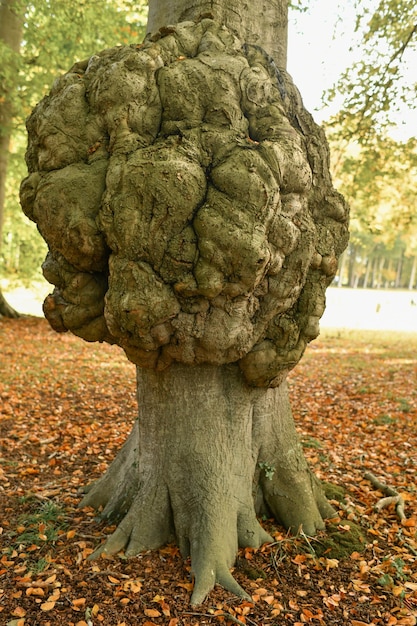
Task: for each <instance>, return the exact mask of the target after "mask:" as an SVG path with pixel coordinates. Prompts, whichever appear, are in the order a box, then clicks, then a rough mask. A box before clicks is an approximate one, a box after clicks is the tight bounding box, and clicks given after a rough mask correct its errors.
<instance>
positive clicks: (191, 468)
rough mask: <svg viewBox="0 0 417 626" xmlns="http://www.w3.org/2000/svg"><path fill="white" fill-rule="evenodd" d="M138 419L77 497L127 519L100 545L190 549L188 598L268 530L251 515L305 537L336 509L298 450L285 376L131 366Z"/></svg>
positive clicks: (221, 578) (232, 368) (199, 595)
mask: <svg viewBox="0 0 417 626" xmlns="http://www.w3.org/2000/svg"><path fill="white" fill-rule="evenodd" d="M138 404H139V418H138V420H137V421H136V423H135V426H134V428H133V431H132V433H131V435H130V437H129V439H128V441H127V442H126V444H125V448H124V449H123V450H122V452H121V453H120V454H119V456H118V457H117V458H116V459H115V461H114V462H113V465H112V466H110V468H109V470H108V472H107V473H106V474H105V475H104V476H103V477H102V478H101V479H100V480H99V481H98V482H97V483H95V484H94V485H93V486H92V487H91V488H90V490H89V493H88V494H87V495H86V497H85V498H84V500H83V502H82V504H83V505H90V506H93V507H96V508H100V507H103V512H102V515H103V516H104V517H105V516H109V517H112V516H114V515H115V514H116V515H118V516H120V515H122V516H123V519H122V521H121V522H120V524H119V526H118V528H117V530H116V531H115V532H114V534H113V535H112V536H111V537H110V538H109V539H108V541H107V542H106V543H105V544H104V545H103V546H102V547H101V548H100V549H99V552H100V553H101V552H103V551H105V552H106V553H114V552H118V551H119V550H122V549H125V550H126V553H127V554H128V555H136V554H138V553H139V552H141V551H142V550H146V549H149V548H156V547H159V546H161V545H163V544H164V543H166V542H169V541H173V540H175V541H176V542H177V543H178V545H179V547H180V550H181V553H182V554H183V555H184V556H185V557H187V556H191V563H192V568H193V572H194V575H195V586H194V591H193V596H192V602H193V603H194V604H198V603H200V602H201V601H202V600H203V599H204V598H205V596H206V595H207V593H208V592H209V591H210V589H212V587H213V586H214V584H215V583H220V584H221V585H223V586H224V587H226V588H227V589H229V590H230V591H233V592H234V593H236V594H238V595H240V596H242V597H244V596H245V595H246V594H245V592H244V591H243V590H242V589H241V588H240V587H239V585H238V584H237V583H236V582H235V581H234V579H233V578H232V576H231V574H230V571H229V568H230V567H231V566H232V565H233V562H234V559H235V557H236V552H237V549H238V547H239V546H253V547H259V546H260V545H261V544H262V543H264V542H267V541H270V540H271V538H270V537H269V536H268V535H267V533H266V532H265V531H264V530H263V529H262V527H261V526H260V525H259V522H258V521H257V515H263V514H267V515H269V516H270V515H273V516H274V517H275V518H276V519H277V520H279V521H280V522H281V523H282V524H283V525H284V526H286V527H287V528H291V529H292V530H294V531H297V530H298V529H299V527H301V526H302V528H303V529H304V532H306V533H307V534H314V533H315V532H316V530H317V529H320V528H324V524H323V518H325V517H327V516H329V515H331V514H332V513H333V510H332V508H331V506H330V505H329V504H328V502H327V500H326V498H325V497H324V496H323V494H322V491H321V488H320V486H319V483H318V481H317V480H316V479H315V477H314V476H313V475H312V474H311V472H310V470H309V468H308V466H307V464H306V461H305V459H304V456H303V453H302V450H301V444H300V443H299V441H298V439H297V435H296V433H295V428H294V423H293V421H292V417H291V410H290V406H289V403H288V392H287V387H286V383H285V382H284V383H282V385H281V386H280V387H278V388H276V389H262V388H254V387H249V385H247V384H246V383H245V381H244V379H243V376H242V372H241V371H240V370H239V368H238V367H237V366H236V365H235V364H231V365H224V366H220V367H217V366H212V365H201V366H199V367H194V368H193V367H189V366H186V365H179V364H176V365H173V366H172V367H170V368H169V369H166V370H164V371H163V372H155V371H154V370H147V369H141V368H138Z"/></svg>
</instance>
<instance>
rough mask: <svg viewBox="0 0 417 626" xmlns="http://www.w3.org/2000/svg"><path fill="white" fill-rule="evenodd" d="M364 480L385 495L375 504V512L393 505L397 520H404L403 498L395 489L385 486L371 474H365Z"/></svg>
mask: <svg viewBox="0 0 417 626" xmlns="http://www.w3.org/2000/svg"><path fill="white" fill-rule="evenodd" d="M365 478H366V479H367V480H369V481H370V482H371V483H372V485H373V486H374V487H376V489H378V490H379V491H382V493H384V494H385V495H386V497H385V498H381V499H380V500H378V502H377V503H376V504H375V506H374V508H375V510H376V511H381V510H382V509H384V508H385V507H387V506H390V505H391V504H395V510H396V513H397V516H398V518H399V519H400V520H401V521H402V520H404V519H407V518H406V515H405V513H404V507H405V502H404V498H403V497H402V496H401V495H400V494H399V493H398V491H397V490H396V489H394V488H393V487H390V486H389V485H385V484H384V483H382V482H381V481H380V480H378V478H376V476H374V475H373V474H372V473H371V472H365Z"/></svg>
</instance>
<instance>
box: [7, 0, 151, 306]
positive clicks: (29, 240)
mask: <svg viewBox="0 0 417 626" xmlns="http://www.w3.org/2000/svg"><path fill="white" fill-rule="evenodd" d="M0 11H1V15H0V17H1V21H0V65H1V81H2V94H1V95H2V97H1V99H0V139H1V142H2V146H1V147H2V149H1V152H0V159H1V160H0V218H2V219H0V224H2V225H3V224H4V231H3V236H1V230H0V269H1V273H2V274H3V275H6V276H13V275H16V274H18V275H19V277H21V278H22V277H25V278H27V279H29V280H30V279H32V278H33V277H34V276H36V272H38V268H39V265H40V261H41V259H42V258H43V257H44V255H45V245H44V242H43V241H42V238H41V237H39V235H38V234H37V233H36V230H35V229H34V228H33V225H32V224H31V223H30V222H29V221H28V220H27V219H26V218H25V216H24V215H23V214H22V213H21V211H20V207H19V203H18V187H19V182H18V181H20V180H21V179H22V177H23V176H24V173H25V164H24V151H25V148H26V133H25V127H24V120H25V118H26V117H27V116H28V115H29V113H30V111H31V109H32V108H33V107H34V106H35V104H36V102H38V101H39V100H40V99H41V98H42V97H43V96H44V95H45V93H46V92H47V90H48V89H49V87H50V85H51V84H52V82H53V80H54V79H55V77H56V75H57V72H58V73H59V72H64V71H65V70H66V69H67V68H68V67H69V66H70V65H71V63H73V61H74V59H76V58H84V57H85V56H86V55H88V54H90V53H91V51H92V50H94V49H97V46H100V47H105V46H109V45H116V44H119V43H126V41H128V40H129V41H130V40H131V39H134V38H141V37H142V36H143V31H144V23H145V21H146V18H145V17H144V15H145V13H146V7H145V3H144V2H141V1H136V2H134V1H133V0H115V1H114V2H112V3H107V2H104V1H103V0H92V1H91V2H88V3H84V2H74V3H63V2H55V3H50V2H45V1H44V0H35V1H33V2H23V1H22V0H1V4H0ZM10 138H11V141H10ZM9 144H10V145H9ZM6 166H7V177H6ZM12 313H13V311H12V309H11V308H10V307H8V306H6V304H5V303H4V301H3V299H2V298H1V296H0V314H7V315H10V314H12Z"/></svg>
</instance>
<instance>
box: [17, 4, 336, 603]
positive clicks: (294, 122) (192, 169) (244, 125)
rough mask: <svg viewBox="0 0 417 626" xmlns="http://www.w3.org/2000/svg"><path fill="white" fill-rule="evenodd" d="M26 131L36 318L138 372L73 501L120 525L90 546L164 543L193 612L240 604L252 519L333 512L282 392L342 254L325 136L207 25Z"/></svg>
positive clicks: (60, 94)
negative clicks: (97, 473)
mask: <svg viewBox="0 0 417 626" xmlns="http://www.w3.org/2000/svg"><path fill="white" fill-rule="evenodd" d="M168 4H169V3H168ZM171 4H172V3H171ZM214 4H216V3H214ZM194 17H196V16H194ZM28 130H29V148H28V152H27V162H28V168H29V172H30V173H29V176H28V178H27V179H26V180H25V181H24V182H23V184H22V189H21V200H22V206H23V209H24V210H25V212H26V214H27V215H28V216H29V217H31V218H32V219H33V220H35V221H36V222H37V224H38V227H39V230H40V231H41V233H42V234H43V236H44V237H45V239H46V240H47V241H48V244H49V248H50V251H49V254H48V257H47V259H46V262H45V264H44V273H45V276H46V277H47V279H48V280H49V281H50V282H52V283H53V284H55V286H56V287H55V290H54V293H53V294H52V295H51V296H49V297H48V298H47V300H46V302H45V305H44V311H45V314H46V316H47V318H48V319H49V321H50V323H51V325H52V326H53V327H54V328H55V329H56V330H57V331H65V330H71V331H72V332H73V333H75V334H77V335H79V336H80V337H83V338H84V339H86V340H88V341H109V342H115V343H118V344H119V345H120V346H122V348H123V349H124V350H125V352H126V354H127V356H128V358H129V359H131V360H132V361H133V362H134V363H135V364H136V365H137V366H138V401H139V411H140V415H139V419H138V421H137V423H136V425H135V427H134V429H133V432H132V435H131V436H130V438H129V440H128V441H127V443H126V445H125V447H124V448H123V449H122V451H121V452H120V453H119V455H118V457H117V458H116V459H115V461H114V462H113V464H112V465H111V466H110V468H109V470H108V471H107V473H106V474H105V476H104V477H103V478H102V479H101V480H99V481H98V482H97V483H96V484H95V485H93V486H92V488H91V489H90V491H89V492H88V494H87V496H86V498H85V499H84V501H83V503H84V504H91V505H93V506H95V507H98V508H99V507H101V506H102V507H104V508H103V514H104V515H111V516H113V515H118V516H122V517H123V519H122V521H121V522H120V525H119V527H118V529H117V530H116V531H115V533H114V535H113V536H112V537H110V538H109V539H108V541H107V542H106V544H105V545H104V547H103V548H102V549H101V551H106V552H115V551H118V550H120V549H126V550H127V552H128V553H129V554H137V553H138V552H139V551H141V550H143V549H146V548H151V547H156V546H158V545H161V544H162V543H164V542H165V541H168V540H170V539H172V538H175V539H176V540H177V541H178V543H179V545H180V548H181V551H182V553H183V554H184V555H191V560H192V567H193V571H194V573H195V579H196V583H195V589H194V593H193V598H192V601H193V602H194V603H198V602H201V601H202V600H203V598H204V597H205V595H206V594H207V593H208V592H209V590H210V589H211V588H212V586H213V585H214V584H215V583H216V582H219V583H220V584H222V585H224V586H225V587H226V588H228V589H230V590H232V591H234V592H236V593H238V594H240V595H242V594H243V593H244V592H243V591H242V590H241V589H240V588H239V587H238V585H237V584H236V583H235V581H234V580H233V578H232V577H231V575H230V573H229V567H230V566H231V565H232V563H233V560H234V557H235V554H236V549H237V546H238V545H251V546H259V545H260V544H261V543H262V542H263V541H266V540H268V536H267V535H266V534H265V533H264V531H263V530H262V529H261V527H260V526H259V524H258V522H257V520H256V515H257V514H259V513H261V512H267V513H272V514H273V515H274V516H275V517H276V518H277V519H278V520H279V521H280V522H281V523H283V524H284V525H285V526H287V527H289V528H292V529H293V530H297V529H298V528H299V527H300V526H302V527H303V529H304V531H305V532H307V533H314V532H315V530H316V529H317V528H321V527H323V518H325V517H326V516H327V515H329V514H331V513H332V509H331V507H329V505H328V504H327V502H326V500H325V498H324V496H323V494H322V491H321V489H320V486H319V484H318V482H317V481H316V480H315V479H314V477H313V476H312V475H311V473H310V471H309V469H308V467H307V465H306V462H305V460H304V457H303V454H302V450H301V447H300V444H299V442H298V440H297V437H296V433H295V429H294V425H293V421H292V416H291V410H290V407H289V403H288V397H287V396H288V392H287V387H286V383H285V379H286V376H287V373H288V371H289V370H290V369H291V368H292V367H294V365H295V364H296V363H297V362H298V360H299V359H300V358H301V356H302V354H303V352H304V350H305V347H306V345H307V343H308V342H309V341H310V340H311V339H313V338H315V337H316V336H317V334H318V332H319V330H318V323H319V319H320V316H321V315H322V313H323V310H324V306H325V289H326V286H327V285H328V284H329V282H330V281H331V280H332V277H333V276H334V274H335V272H336V268H337V258H338V256H339V254H340V253H341V251H342V250H343V249H344V247H345V245H346V241H347V208H346V205H345V203H344V201H343V199H342V198H341V196H340V195H339V194H337V193H336V192H335V191H334V189H333V187H332V184H331V180H330V175H329V170H328V151H327V144H326V141H325V138H324V135H323V133H322V131H321V130H320V128H319V127H318V126H317V125H316V124H315V123H314V121H313V120H312V118H311V116H310V115H309V114H308V113H307V112H306V111H305V109H304V107H303V105H302V101H301V98H300V96H299V94H298V91H297V89H296V88H295V87H294V85H293V83H292V81H291V79H290V77H289V76H288V74H287V73H286V72H285V70H281V69H278V67H277V66H276V64H275V63H274V61H273V60H272V58H271V57H270V56H269V55H268V54H266V52H265V51H264V50H263V49H262V48H260V47H259V46H257V45H254V44H252V43H249V44H248V43H246V42H242V41H241V40H240V39H239V38H238V37H237V36H236V33H235V32H234V31H233V30H230V29H228V28H226V27H225V26H224V25H223V24H221V23H219V22H217V21H216V20H213V19H210V18H208V17H207V16H205V15H202V16H200V18H198V19H196V21H186V22H181V23H179V24H176V25H174V26H168V27H164V28H162V29H160V30H159V31H158V32H157V33H154V34H153V35H152V36H150V37H149V38H148V39H147V41H146V42H145V43H144V44H143V45H139V46H137V45H133V46H128V47H119V48H115V49H112V50H106V51H104V52H102V53H100V54H98V55H96V56H94V57H92V58H91V59H89V60H88V61H86V62H85V63H80V64H77V65H75V66H74V67H73V68H72V70H70V72H68V73H67V74H66V75H65V76H63V77H62V78H60V79H58V80H57V82H56V83H55V85H54V87H53V89H52V91H51V94H50V95H49V96H48V97H47V98H45V99H44V100H43V101H42V102H41V103H40V104H39V105H38V107H37V108H36V109H35V111H34V113H33V114H32V116H31V118H30V119H29V121H28ZM265 470H267V471H265Z"/></svg>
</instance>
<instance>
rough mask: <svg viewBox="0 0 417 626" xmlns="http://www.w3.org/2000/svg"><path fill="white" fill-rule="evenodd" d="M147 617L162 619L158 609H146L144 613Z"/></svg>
mask: <svg viewBox="0 0 417 626" xmlns="http://www.w3.org/2000/svg"><path fill="white" fill-rule="evenodd" d="M143 612H144V613H145V615H146V617H161V613H160V612H159V611H158V609H144V611H143Z"/></svg>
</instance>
